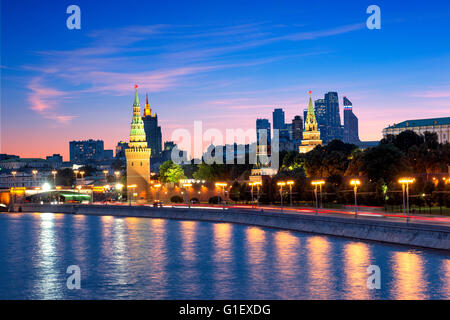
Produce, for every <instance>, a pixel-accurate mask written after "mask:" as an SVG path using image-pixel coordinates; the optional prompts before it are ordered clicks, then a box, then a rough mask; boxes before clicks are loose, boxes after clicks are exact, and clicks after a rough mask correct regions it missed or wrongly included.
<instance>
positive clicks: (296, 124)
mask: <svg viewBox="0 0 450 320" xmlns="http://www.w3.org/2000/svg"><path fill="white" fill-rule="evenodd" d="M302 134H303V119H302V117H301V116H295V117H294V119H292V140H294V141H300V140H302Z"/></svg>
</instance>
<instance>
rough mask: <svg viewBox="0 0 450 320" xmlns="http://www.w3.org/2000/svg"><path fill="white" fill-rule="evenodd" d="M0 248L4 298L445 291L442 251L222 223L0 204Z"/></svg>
mask: <svg viewBox="0 0 450 320" xmlns="http://www.w3.org/2000/svg"><path fill="white" fill-rule="evenodd" d="M0 256H1V257H2V263H1V264H0V298H2V299H6V298H7V299H78V298H82V299H86V298H90V299H105V298H110V299H132V298H136V299H380V298H382V299H450V254H449V253H448V252H442V251H432V250H418V249H411V248H408V247H404V246H394V245H386V244H379V243H370V242H362V241H353V240H347V239H341V238H333V237H326V236H320V235H311V234H303V233H295V232H289V231H283V230H274V229H263V228H259V227H253V226H243V225H233V224H228V223H206V222H193V221H174V220H163V219H144V218H119V217H117V218H115V217H112V216H79V215H75V216H74V215H61V214H52V213H43V214H1V215H0ZM72 264H75V265H79V266H80V268H81V279H82V283H81V288H82V289H81V290H75V291H71V290H68V289H67V288H66V279H67V277H68V275H67V274H66V269H67V267H68V266H69V265H72ZM371 264H376V265H379V266H380V269H381V284H382V285H381V290H369V289H368V288H367V286H366V281H367V277H368V274H367V273H366V269H367V267H368V266H369V265H371Z"/></svg>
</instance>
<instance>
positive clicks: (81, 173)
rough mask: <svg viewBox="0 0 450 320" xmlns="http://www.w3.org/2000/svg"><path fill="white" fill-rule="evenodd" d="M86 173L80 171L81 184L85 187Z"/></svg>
mask: <svg viewBox="0 0 450 320" xmlns="http://www.w3.org/2000/svg"><path fill="white" fill-rule="evenodd" d="M84 174H85V172H84V171H80V175H81V183H82V184H83V185H84Z"/></svg>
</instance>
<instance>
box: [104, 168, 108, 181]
mask: <svg viewBox="0 0 450 320" xmlns="http://www.w3.org/2000/svg"><path fill="white" fill-rule="evenodd" d="M108 173H109V171H108V170H103V174H104V175H105V183H108V179H107V176H108Z"/></svg>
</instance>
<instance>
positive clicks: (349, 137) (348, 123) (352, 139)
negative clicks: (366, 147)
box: [343, 97, 360, 144]
mask: <svg viewBox="0 0 450 320" xmlns="http://www.w3.org/2000/svg"><path fill="white" fill-rule="evenodd" d="M343 140H344V142H345V143H353V144H358V143H359V142H360V140H359V134H358V118H357V117H356V116H355V114H354V113H353V105H352V103H351V101H350V100H348V99H347V97H344V139H343Z"/></svg>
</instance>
